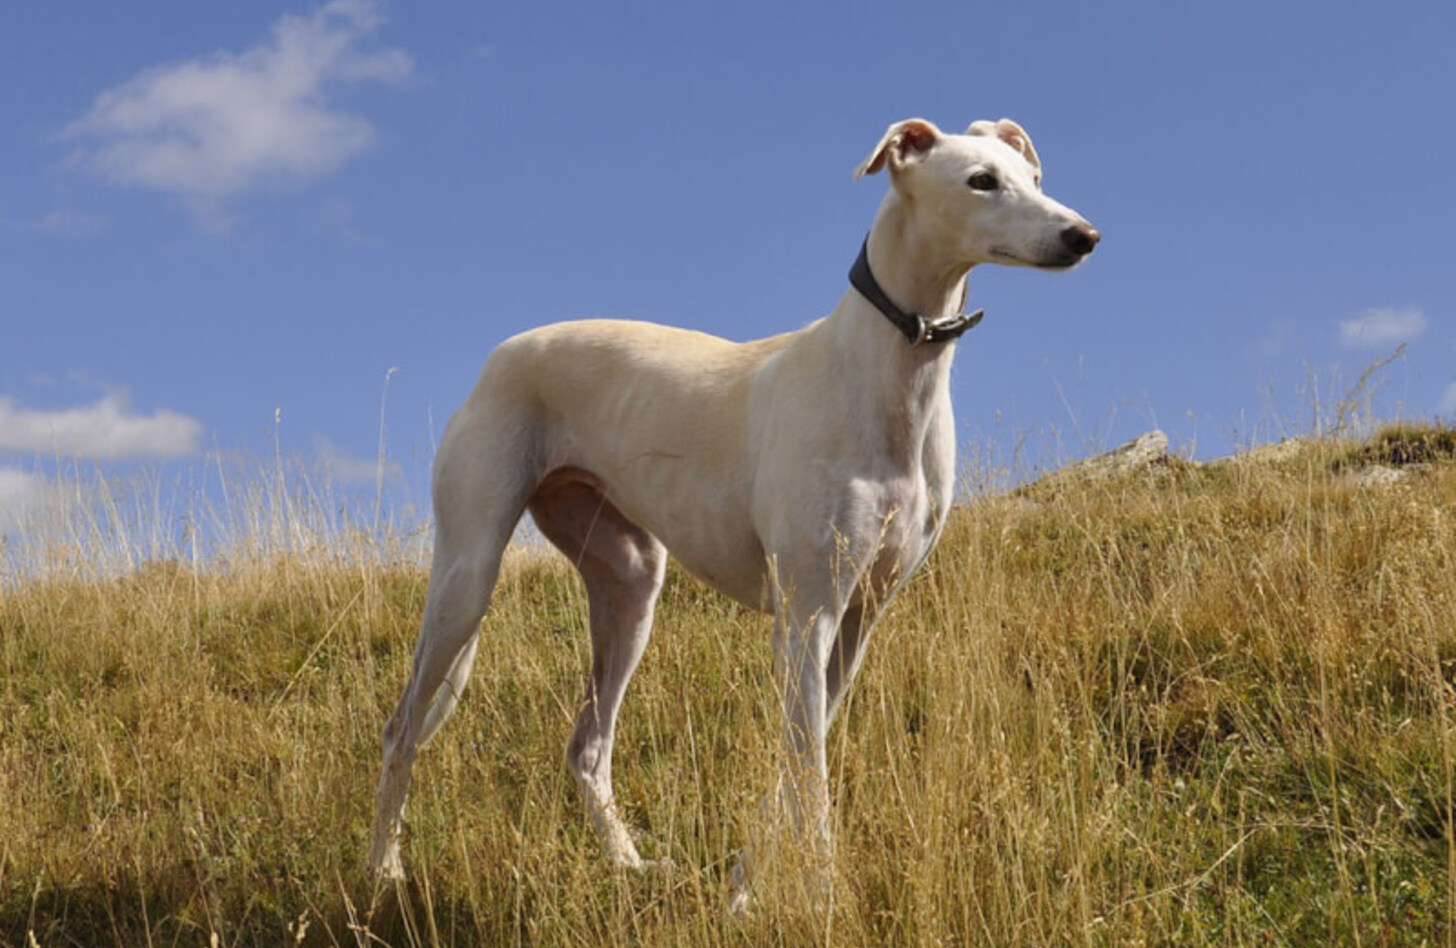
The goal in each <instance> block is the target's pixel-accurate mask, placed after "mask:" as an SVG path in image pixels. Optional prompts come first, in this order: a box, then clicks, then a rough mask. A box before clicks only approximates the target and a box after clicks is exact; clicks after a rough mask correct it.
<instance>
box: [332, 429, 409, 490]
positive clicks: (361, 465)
mask: <svg viewBox="0 0 1456 948" xmlns="http://www.w3.org/2000/svg"><path fill="white" fill-rule="evenodd" d="M314 450H315V451H317V452H318V463H319V467H320V468H321V469H322V470H323V472H324V475H325V476H326V477H327V478H328V479H329V480H330V481H332V482H334V483H335V484H375V483H377V482H378V480H379V476H380V461H379V458H377V457H373V458H355V457H349V456H348V455H345V454H340V453H339V452H338V450H337V449H336V448H335V447H334V445H333V443H332V442H330V441H329V440H328V439H327V438H322V437H320V438H315V439H314ZM383 473H384V479H385V480H386V481H392V480H396V479H398V478H399V477H400V476H402V475H401V471H400V468H399V465H398V464H397V463H395V462H394V461H391V460H389V459H388V458H387V457H386V458H385V459H384V468H383Z"/></svg>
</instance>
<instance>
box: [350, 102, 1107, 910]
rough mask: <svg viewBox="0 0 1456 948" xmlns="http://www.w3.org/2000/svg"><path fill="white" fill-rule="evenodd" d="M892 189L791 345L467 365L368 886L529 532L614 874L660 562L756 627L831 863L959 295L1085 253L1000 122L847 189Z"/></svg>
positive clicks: (870, 167) (801, 783) (914, 525)
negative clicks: (582, 660)
mask: <svg viewBox="0 0 1456 948" xmlns="http://www.w3.org/2000/svg"><path fill="white" fill-rule="evenodd" d="M886 168H887V169H889V172H890V183H891V185H892V187H891V188H890V190H889V193H888V194H887V195H886V197H885V199H884V202H883V203H882V204H881V205H880V209H879V212H878V214H877V215H876V216H875V221H874V225H873V227H871V229H870V232H869V236H868V237H867V238H866V239H865V243H864V248H863V249H862V250H861V252H860V258H859V260H858V261H857V262H856V264H855V266H854V268H853V270H852V272H851V284H852V287H853V288H852V289H850V290H849V291H848V292H846V293H845V294H844V296H843V298H841V299H840V301H839V305H837V306H836V307H835V308H834V311H833V312H831V313H830V314H829V315H828V316H827V317H825V318H823V319H820V320H818V321H817V322H814V323H811V324H810V325H808V326H806V327H805V328H803V329H800V330H799V331H797V332H791V333H786V334H784V335H779V336H772V337H770V338H767V339H760V340H757V341H754V342H747V343H734V342H728V341H726V340H723V339H718V338H716V337H713V336H708V335H704V334H702V333H698V332H690V331H687V330H683V329H671V328H668V327H665V326H657V325H653V324H650V323H640V322H626V321H611V320H586V321H581V322H567V323H558V324H555V325H550V326H544V327H542V328H540V329H535V330H532V331H530V332H526V333H523V334H521V335H518V336H515V337H514V338H512V339H509V340H507V341H506V342H504V343H502V344H501V346H500V347H499V348H498V349H496V350H495V352H494V353H493V354H492V355H491V356H490V358H489V359H488V360H487V361H486V364H485V368H484V370H483V371H482V372H481V374H480V378H479V380H478V381H477V382H476V385H475V389H474V391H472V392H471V394H470V397H469V399H467V400H466V402H465V405H464V407H462V408H461V409H460V410H459V411H458V412H456V414H455V416H454V417H453V418H452V419H451V420H450V424H449V426H448V427H447V428H446V429H445V436H444V439H443V440H442V441H441V443H440V448H439V453H438V456H437V457H436V459H435V469H434V506H435V531H436V536H435V555H434V565H433V568H432V570H431V573H430V587H429V594H428V601H427V604H426V606H425V614H424V622H423V626H422V628H421V630H420V638H419V643H418V645H417V646H416V648H415V653H414V668H413V671H412V673H411V675H410V680H409V685H408V687H407V688H406V689H405V692H404V696H403V698H402V699H401V700H400V703H399V707H398V709H397V710H396V711H395V713H394V716H393V717H392V718H391V719H390V721H389V724H388V726H387V727H386V728H385V729H384V766H383V773H382V774H381V775H380V779H379V791H378V814H377V819H376V822H375V825H374V839H373V845H372V848H371V852H370V864H371V866H372V868H373V869H374V871H375V872H377V873H379V874H380V875H381V876H384V877H386V878H400V877H402V875H403V867H402V864H401V862H400V852H399V846H400V821H401V818H402V814H403V810H404V803H405V795H406V792H407V790H408V788H409V783H410V769H411V766H412V765H413V763H414V760H415V755H416V753H417V752H418V750H419V748H420V747H421V746H422V745H423V744H424V743H425V742H426V741H428V740H429V739H430V737H431V736H432V735H434V733H435V732H436V731H437V730H438V729H439V728H440V726H441V725H442V724H443V723H444V722H445V719H446V718H448V717H449V716H450V713H451V711H452V710H453V709H454V708H455V705H456V702H457V701H458V700H459V698H460V693H461V691H462V690H463V689H464V687H465V682H466V679H467V678H468V677H469V675H470V667H471V665H472V663H473V662H474V660H475V654H476V650H477V648H478V647H479V644H480V621H481V617H482V616H483V615H484V614H485V611H486V606H487V604H488V603H489V602H490V596H491V590H492V589H493V587H494V586H495V583H496V578H497V576H498V574H499V570H500V563H501V553H502V551H503V550H504V549H505V546H506V542H507V540H508V539H509V538H510V536H511V533H512V531H513V529H514V528H515V526H516V523H517V521H518V520H520V518H521V515H522V514H523V513H524V512H525V511H527V510H529V511H530V512H531V516H532V517H533V518H534V519H535V521H536V525H537V526H538V527H539V528H540V530H541V533H542V534H544V535H545V536H546V538H547V539H548V540H550V541H551V542H552V543H553V544H555V545H556V546H557V547H558V548H559V549H560V550H562V551H563V552H564V553H565V554H566V556H567V558H568V559H570V560H571V562H572V563H574V564H575V565H576V567H577V569H578V570H580V572H581V576H582V579H583V581H584V582H585V586H586V593H587V602H588V604H589V615H590V618H589V623H590V628H591V643H592V667H591V678H590V680H589V681H588V682H587V688H586V697H585V700H584V702H583V704H582V708H581V711H580V713H579V714H578V715H577V718H576V725H575V730H574V731H573V733H572V735H571V739H570V741H569V743H568V744H567V749H566V763H567V766H568V767H569V768H570V770H571V772H572V774H573V775H574V776H575V777H576V779H577V782H578V783H579V784H580V786H581V789H582V791H583V792H584V794H585V797H586V805H587V810H588V811H589V813H590V815H591V818H592V820H593V822H594V823H595V824H596V828H597V830H598V832H599V833H600V834H601V838H602V842H603V844H604V845H605V846H606V850H607V854H608V855H609V857H610V858H611V859H612V861H613V862H615V863H617V864H619V865H622V866H629V867H641V866H643V865H644V863H643V860H642V857H641V856H640V855H639V854H638V851H637V847H636V846H635V845H634V844H633V841H632V835H631V832H630V831H629V829H628V827H627V824H626V823H625V822H624V821H623V819H622V817H621V815H620V814H619V812H618V809H617V807H616V805H615V803H614V801H613V794H612V738H613V731H614V728H615V725H616V721H617V710H618V708H619V706H620V704H621V700H622V695H623V692H624V691H625V690H626V688H627V682H628V680H629V679H630V678H631V677H632V672H633V670H634V669H635V668H636V667H637V662H638V659H639V658H641V656H642V651H643V648H644V647H645V646H646V644H647V638H648V635H649V634H650V632H651V629H652V613H653V608H654V605H655V603H656V601H657V595H658V592H659V591H660V590H661V588H662V580H663V573H664V570H665V568H666V565H667V553H668V551H671V552H672V554H673V555H674V556H676V557H677V558H678V560H679V561H680V562H681V563H682V565H683V566H684V567H686V568H687V570H688V571H689V572H691V573H693V574H694V575H696V576H697V577H699V578H700V579H702V580H703V581H704V582H706V583H707V584H708V585H710V586H712V587H713V588H715V589H717V590H719V591H720V592H722V593H724V594H726V595H728V596H730V597H732V598H734V599H736V600H738V601H739V602H741V603H744V604H746V605H748V606H750V607H752V608H755V609H763V610H765V611H768V610H772V611H773V613H774V617H775V621H774V635H773V651H774V668H775V676H776V681H777V684H778V687H779V690H780V696H781V698H782V701H783V716H784V732H783V739H784V744H785V750H786V755H785V762H784V770H783V772H784V777H785V778H786V779H785V780H784V781H783V786H782V790H781V792H782V794H783V797H784V803H785V804H786V805H787V807H788V810H789V814H790V816H791V818H792V825H794V826H795V827H797V829H798V831H799V832H800V833H803V834H807V836H808V838H809V840H810V841H811V845H812V846H813V848H814V851H815V852H816V853H819V854H822V855H826V856H827V854H828V853H829V852H830V848H829V847H830V840H829V794H828V773H827V768H826V760H825V751H824V740H825V731H826V730H827V729H828V727H829V725H830V723H831V722H832V721H833V720H834V716H835V713H836V712H837V711H838V710H839V708H840V706H841V703H842V702H843V700H844V696H845V692H846V690H847V689H848V687H849V685H850V682H851V681H852V680H853V679H854V676H855V672H856V671H857V670H858V669H859V667H860V663H861V661H862V660H863V658H864V654H865V646H866V643H867V642H868V640H869V636H870V631H871V629H872V628H873V626H874V623H875V619H876V617H877V616H878V615H879V613H880V611H881V610H882V609H883V608H884V606H885V604H886V603H887V602H888V601H889V600H890V598H891V596H892V595H893V594H894V592H895V591H896V590H897V589H898V588H899V587H900V586H901V585H903V584H904V582H905V581H906V580H907V579H909V578H910V576H911V575H912V574H913V573H914V572H915V571H916V569H917V568H919V566H920V564H921V563H923V562H924V561H925V558H926V556H927V555H928V554H929V553H930V551H931V549H932V548H933V547H934V546H935V542H936V540H937V539H938V538H939V536H940V533H941V529H942V527H944V526H945V521H946V515H947V513H948V512H949V510H950V506H951V500H952V494H953V490H954V481H955V476H956V471H955V425H954V423H953V421H952V418H951V400H950V388H949V380H950V364H951V357H952V355H953V353H954V351H955V345H954V340H955V339H956V337H958V336H959V335H960V334H961V333H962V332H964V331H965V329H967V328H969V327H970V326H972V325H974V324H975V321H976V319H978V318H979V315H980V314H979V313H977V314H974V315H973V316H966V315H964V314H963V310H962V305H963V303H964V298H965V283H964V279H965V276H966V273H967V272H968V271H969V270H970V269H971V267H973V266H975V265H976V264H978V263H1000V264H1012V265H1020V266H1031V267H1039V268H1043V269H1048V270H1064V269H1068V268H1070V267H1073V266H1075V265H1076V264H1077V263H1079V262H1080V261H1081V260H1082V259H1083V258H1084V257H1085V256H1086V255H1087V254H1088V253H1090V252H1091V251H1092V249H1093V248H1094V247H1095V246H1096V244H1097V241H1098V239H1099V237H1100V235H1099V234H1098V232H1097V231H1096V230H1095V229H1093V227H1092V226H1091V225H1090V224H1088V223H1087V221H1086V220H1084V219H1083V218H1082V217H1081V216H1080V215H1078V214H1077V213H1076V212H1075V211H1072V210H1071V209H1070V208H1067V207H1065V206H1064V205H1062V204H1059V203H1057V202H1056V201H1053V200H1052V199H1051V198H1048V197H1047V196H1045V195H1044V194H1042V191H1041V162H1040V160H1039V159H1038V157H1037V154H1036V150H1035V149H1034V148H1033V147H1032V144H1031V139H1030V137H1029V136H1028V135H1027V134H1026V132H1025V131H1024V130H1023V129H1022V128H1021V127H1020V126H1019V125H1017V124H1016V123H1015V122H1012V121H1010V120H1008V119H1002V120H1001V121H999V122H986V121H982V122H976V123H975V124H973V125H971V127H970V128H969V129H967V130H966V133H965V134H964V135H948V134H945V133H943V132H942V131H941V130H940V129H938V128H936V127H935V126H934V125H932V124H931V123H929V122H926V121H923V120H921V119H908V120H906V121H903V122H897V123H896V124H894V125H892V126H890V128H889V130H888V131H887V132H886V133H885V135H884V137H883V138H881V139H880V142H879V144H877V145H876V146H875V148H874V151H873V152H871V153H870V156H869V158H868V159H866V160H865V162H864V164H862V165H860V167H859V168H858V169H857V170H856V172H855V176H856V177H859V176H860V175H864V174H876V173H878V172H879V171H881V170H882V169H886ZM920 314H928V315H920ZM735 876H741V873H735ZM737 898H738V897H737V896H735V900H736V899H737Z"/></svg>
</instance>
